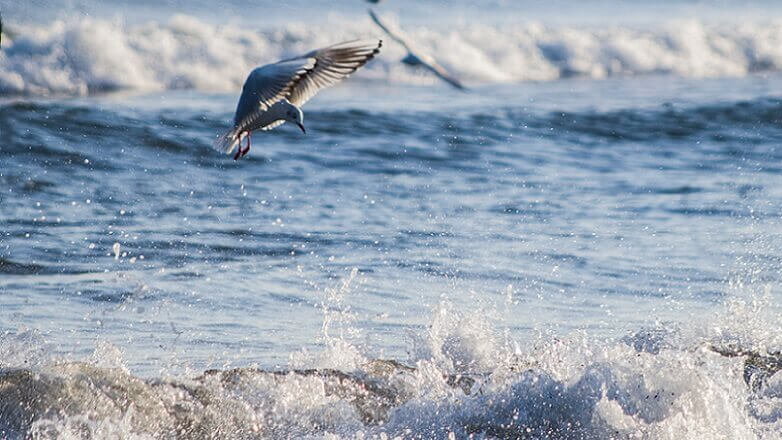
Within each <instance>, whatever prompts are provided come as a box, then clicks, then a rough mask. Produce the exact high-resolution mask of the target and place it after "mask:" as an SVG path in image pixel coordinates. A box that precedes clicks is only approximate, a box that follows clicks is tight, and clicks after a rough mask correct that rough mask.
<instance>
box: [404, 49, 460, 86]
mask: <svg viewBox="0 0 782 440" xmlns="http://www.w3.org/2000/svg"><path fill="white" fill-rule="evenodd" d="M413 55H415V54H413ZM417 58H418V59H419V60H420V61H421V65H422V66H424V67H426V68H427V69H429V70H430V71H431V72H432V73H434V74H435V75H437V76H438V77H439V78H440V79H441V80H443V81H445V82H447V83H448V84H450V85H452V86H453V87H455V88H457V89H459V90H466V87H464V84H462V82H461V81H459V79H458V78H456V77H455V76H453V75H451V73H450V72H448V70H446V69H445V67H443V66H441V65H440V63H438V62H437V61H435V59H434V58H432V57H430V56H428V55H417Z"/></svg>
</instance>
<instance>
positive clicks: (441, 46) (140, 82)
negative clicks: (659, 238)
mask: <svg viewBox="0 0 782 440" xmlns="http://www.w3.org/2000/svg"><path fill="white" fill-rule="evenodd" d="M337 21H338V20H337ZM407 31H408V34H409V35H410V36H411V38H412V39H414V40H415V41H416V42H417V43H418V45H419V46H420V47H421V48H422V49H423V50H425V51H428V52H431V53H432V54H434V55H436V57H437V58H438V59H439V60H440V61H441V62H442V64H444V65H445V66H446V67H448V68H449V69H451V70H453V71H454V73H456V74H457V75H458V76H460V77H463V78H464V79H465V80H467V81H469V82H473V83H497V82H520V81H530V80H534V81H550V80H556V79H560V78H567V77H573V76H579V77H589V78H605V77H609V76H617V75H622V76H635V75H646V74H673V75H681V76H687V77H716V76H743V75H747V74H749V73H752V72H757V71H778V70H780V69H782V26H780V23H778V22H768V23H742V24H738V25H735V24H733V25H711V24H709V25H707V24H703V23H701V22H698V21H683V22H676V23H671V24H669V25H662V26H658V27H656V28H653V29H644V28H633V27H614V28H608V29H593V28H588V27H572V26H571V27H568V26H560V27H548V26H543V25H541V24H537V23H529V24H526V25H521V26H513V27H508V26H493V25H490V24H480V23H473V24H463V25H457V26H455V27H453V28H449V29H447V30H446V29H439V30H432V29H424V28H416V27H411V28H408V29H407ZM14 34H15V38H14V39H13V40H9V42H8V46H7V47H6V48H5V49H4V51H3V52H2V53H0V94H1V95H14V94H27V95H52V94H69V95H85V94H89V93H94V92H102V91H110V90H120V89H129V90H139V91H154V90H170V89H197V90H203V91H231V92H234V91H236V90H237V89H238V88H239V87H240V86H241V84H242V82H243V80H244V78H245V76H246V74H247V72H249V70H250V69H251V68H252V67H254V66H256V65H258V64H263V63H266V62H272V61H275V60H278V59H280V58H283V57H286V56H291V55H295V54H300V53H303V52H305V51H307V50H310V49H312V48H315V47H322V46H326V45H330V44H334V43H335V42H339V41H343V40H349V39H355V38H369V37H376V36H379V35H380V34H379V31H378V29H377V28H376V27H374V25H373V24H372V23H371V22H369V20H368V19H367V20H362V21H345V22H344V23H332V24H330V25H329V26H324V25H306V26H305V25H304V24H299V23H292V24H289V25H286V27H282V28H275V29H263V30H255V29H247V28H246V27H242V26H238V25H224V26H223V25H220V26H218V25H213V24H210V23H207V22H203V21H201V20H199V19H197V18H195V17H191V16H184V15H179V16H175V17H173V18H172V19H171V20H169V21H168V22H166V23H158V22H154V21H150V22H146V23H141V24H138V25H127V24H124V23H122V22H119V21H109V20H103V19H94V18H83V19H75V20H69V21H56V22H53V23H50V24H48V25H46V26H40V25H19V26H16V27H15V28H14ZM404 55H405V53H404V50H403V49H402V48H401V47H400V46H399V45H398V44H395V43H393V42H391V41H389V42H388V44H386V45H385V46H384V49H383V52H382V54H381V56H379V57H378V58H377V60H375V61H373V62H372V63H370V65H369V66H368V67H367V68H366V69H362V70H361V71H360V72H358V73H357V76H359V77H362V78H364V79H374V80H377V81H384V82H392V83H395V82H401V83H434V82H435V80H434V79H433V78H431V77H430V76H429V75H426V74H425V73H423V72H417V71H413V70H410V69H409V68H408V67H406V66H404V65H402V64H400V63H399V62H398V61H399V60H400V59H401V58H402V57H403V56H404Z"/></svg>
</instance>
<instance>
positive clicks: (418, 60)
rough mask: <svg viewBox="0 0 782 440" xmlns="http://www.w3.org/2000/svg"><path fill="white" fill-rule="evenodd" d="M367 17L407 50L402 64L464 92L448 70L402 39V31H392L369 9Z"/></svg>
mask: <svg viewBox="0 0 782 440" xmlns="http://www.w3.org/2000/svg"><path fill="white" fill-rule="evenodd" d="M369 16H370V17H372V21H374V22H375V24H377V25H378V26H379V27H380V29H383V32H385V33H386V34H388V36H389V37H391V39H393V40H395V41H396V42H397V43H399V44H401V45H402V46H404V48H405V49H406V50H407V56H406V57H404V58H403V59H402V62H403V63H405V64H407V65H408V66H415V67H419V66H420V67H423V68H425V69H427V70H429V71H431V72H432V73H434V74H435V75H437V76H438V77H439V78H440V79H441V80H443V81H445V82H447V83H448V84H450V85H451V86H453V87H454V88H457V89H459V90H466V87H464V84H462V82H461V81H459V79H458V78H456V77H455V76H453V75H451V74H450V73H449V72H448V70H446V69H445V67H443V66H441V65H440V64H439V63H438V62H437V60H435V59H434V57H432V56H431V55H429V54H427V53H425V52H422V51H421V50H419V49H418V48H417V47H415V46H414V45H413V43H411V42H410V41H409V39H406V38H404V35H403V34H402V31H400V30H398V29H397V30H396V31H394V30H392V29H391V27H389V26H387V25H386V24H385V23H383V21H382V20H380V17H378V16H377V15H376V14H375V12H374V11H373V10H371V9H370V10H369Z"/></svg>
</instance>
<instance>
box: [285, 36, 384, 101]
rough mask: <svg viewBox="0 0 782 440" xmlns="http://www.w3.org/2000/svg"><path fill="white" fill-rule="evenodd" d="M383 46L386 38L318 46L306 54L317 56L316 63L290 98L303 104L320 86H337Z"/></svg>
mask: <svg viewBox="0 0 782 440" xmlns="http://www.w3.org/2000/svg"><path fill="white" fill-rule="evenodd" d="M382 46H383V41H382V40H355V41H348V42H346V43H340V44H336V45H334V46H329V47H326V48H324V49H318V50H314V51H312V52H310V53H308V54H306V55H304V57H303V58H307V59H314V60H315V65H314V66H313V68H312V69H310V70H309V71H308V72H307V73H306V74H305V75H303V76H302V77H301V80H300V81H298V82H297V83H296V85H295V86H294V87H292V89H291V93H290V95H288V96H287V98H288V101H290V102H291V103H292V104H294V105H297V106H301V105H303V104H304V103H305V102H307V101H309V100H310V98H312V97H313V96H315V94H316V93H318V91H319V90H320V89H323V88H326V87H330V86H333V85H334V84H336V83H338V82H340V81H341V80H343V79H345V78H347V77H348V76H350V74H351V73H353V72H355V71H356V70H358V69H359V68H360V67H361V66H363V65H364V64H366V63H367V62H368V61H369V60H371V59H372V58H374V56H375V55H377V53H378V52H380V48H381V47H382Z"/></svg>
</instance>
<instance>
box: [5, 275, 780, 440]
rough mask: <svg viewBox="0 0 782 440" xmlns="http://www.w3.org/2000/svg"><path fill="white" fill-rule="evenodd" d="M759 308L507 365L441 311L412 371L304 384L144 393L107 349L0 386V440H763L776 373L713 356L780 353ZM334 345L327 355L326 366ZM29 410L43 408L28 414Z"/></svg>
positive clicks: (550, 348) (487, 326)
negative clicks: (25, 431) (759, 372)
mask: <svg viewBox="0 0 782 440" xmlns="http://www.w3.org/2000/svg"><path fill="white" fill-rule="evenodd" d="M346 286H347V284H346ZM335 294H337V293H335ZM341 294H342V293H339V294H337V295H341ZM765 307H766V306H765V305H764V303H763V301H760V302H754V303H752V302H751V303H732V304H730V305H728V306H727V307H726V308H725V312H724V313H722V314H719V315H718V316H717V317H716V318H715V317H712V318H711V319H708V320H706V321H704V322H702V323H699V324H698V325H694V326H691V327H684V328H681V329H672V328H671V327H670V326H669V327H663V328H659V329H652V330H650V331H640V332H638V333H637V334H635V335H631V336H628V337H627V338H624V339H622V340H620V341H600V340H595V339H593V338H590V337H588V336H587V335H584V334H575V335H572V336H569V337H565V338H556V339H552V338H545V339H544V338H542V339H541V340H539V341H538V342H537V343H536V344H533V346H532V347H531V348H529V349H526V350H519V348H518V346H516V345H515V344H513V343H510V342H509V341H510V340H509V339H508V338H506V337H505V336H504V335H503V333H502V332H500V331H498V329H497V328H495V327H494V326H493V325H492V323H493V322H494V321H493V320H492V319H491V318H488V319H481V318H480V316H481V315H482V313H473V312H469V313H465V312H460V311H458V310H456V309H455V307H454V306H453V305H451V304H448V303H444V304H441V305H440V306H439V307H437V308H436V310H435V312H434V315H433V318H432V321H431V323H430V325H429V326H428V327H427V329H426V330H424V331H423V333H422V334H421V335H420V345H421V346H420V347H419V348H418V349H417V350H413V352H412V354H411V356H412V358H411V359H407V360H404V361H405V362H408V363H410V365H411V366H413V367H414V368H407V367H402V366H399V364H395V363H389V362H387V361H375V362H374V363H373V362H369V363H368V364H365V365H363V366H362V365H357V366H356V367H355V369H354V370H347V371H346V373H339V372H336V373H335V372H333V370H327V369H324V368H325V367H323V366H321V365H318V364H312V365H309V367H312V368H315V370H306V371H309V372H306V371H305V370H300V372H289V373H287V374H272V373H268V372H264V371H259V370H254V369H243V370H234V371H229V372H225V373H207V374H205V375H204V376H202V377H200V378H196V379H191V378H171V379H165V380H162V379H155V380H151V381H142V380H139V379H138V378H135V377H133V376H132V375H130V374H129V372H128V371H127V370H125V369H124V368H117V366H116V365H114V364H115V363H116V362H117V354H116V350H115V349H113V348H112V349H110V350H107V349H106V348H105V347H104V348H102V349H99V350H97V351H96V353H95V356H97V357H98V358H99V357H101V356H103V355H104V354H105V355H106V356H108V357H109V358H110V359H109V360H110V361H111V362H110V363H111V364H112V365H113V366H112V367H103V366H100V367H99V366H98V365H97V364H101V362H100V361H95V359H93V361H94V362H91V363H90V364H79V363H75V364H62V363H60V364H56V365H51V366H40V367H36V368H35V369H34V371H35V372H36V373H37V374H36V375H35V376H29V375H26V374H21V375H18V374H16V375H15V373H10V375H9V373H8V372H6V373H4V374H6V376H4V377H3V376H0V379H2V380H0V393H5V394H4V395H5V397H6V398H8V397H9V396H13V398H14V399H19V401H18V402H15V401H11V400H9V399H6V400H5V401H4V402H5V406H4V405H3V404H0V414H2V415H3V417H4V419H3V418H2V417H0V431H4V435H9V433H11V434H13V433H14V431H13V428H14V426H19V425H20V424H21V425H24V423H23V422H20V420H27V419H26V417H29V416H30V415H36V416H39V417H37V418H36V420H35V421H33V423H32V424H31V425H30V426H29V430H30V432H32V433H33V434H34V435H35V436H36V438H105V437H107V436H114V437H123V438H144V439H147V438H168V437H167V436H170V435H172V434H173V433H174V432H176V433H177V434H176V435H177V436H178V437H181V438H204V436H206V437H210V436H211V437H214V438H221V437H241V438H259V439H260V438H313V439H314V438H318V439H320V438H322V439H342V438H344V439H352V438H367V439H368V438H373V439H374V438H378V439H380V438H399V439H422V438H427V439H429V438H431V439H436V438H442V439H450V438H483V439H493V438H530V439H532V438H548V439H604V438H615V439H636V438H642V439H733V440H735V439H776V438H780V435H782V385H781V384H782V372H776V373H775V374H773V375H770V376H769V377H768V378H767V379H766V380H765V382H764V385H763V386H761V387H758V388H753V387H751V386H748V384H747V383H746V382H745V380H744V378H743V374H744V372H745V369H746V364H745V359H746V356H732V355H725V354H720V353H718V352H716V351H715V350H714V349H713V347H715V346H733V347H735V348H737V349H748V347H743V346H738V345H736V344H739V341H744V342H742V343H746V344H749V346H751V347H760V346H764V347H766V349H767V350H770V351H774V350H778V349H779V347H778V346H777V345H776V344H778V342H779V341H778V340H777V337H776V335H777V334H779V333H780V330H782V329H780V328H779V323H778V322H776V321H775V319H774V318H773V317H771V319H770V320H769V319H766V318H764V317H763V310H764V308H765ZM327 319H328V320H330V319H331V318H327ZM760 329H764V330H763V331H761V330H760ZM726 335H730V336H726ZM332 337H333V336H332ZM337 339H338V338H337ZM347 345H350V344H333V345H332V346H331V347H330V348H329V350H331V351H332V353H331V354H330V357H329V358H328V359H327V361H329V362H330V360H331V359H332V358H333V357H335V356H336V357H338V356H340V354H339V353H338V352H337V351H338V350H339V347H347ZM356 350H357V349H356V348H355V347H348V348H347V351H346V352H345V353H344V356H346V357H347V358H349V359H354V355H355V352H356ZM102 353H103V354H102ZM313 361H314V362H320V361H319V360H317V359H314V360H313ZM313 371H316V373H312V372H313ZM464 378H467V379H469V380H467V381H462V382H460V380H462V379H464ZM35 384H37V385H35ZM28 402H35V404H36V405H37V406H36V408H38V407H41V408H42V409H39V410H38V412H37V413H36V410H34V409H33V407H28V406H26V405H28ZM20 405H21V406H22V407H23V408H28V409H27V411H29V412H30V414H28V413H25V412H24V411H21V412H20V411H18V410H17V408H19V407H20ZM47 405H48V407H47ZM63 405H64V406H63ZM61 406H62V407H63V409H62V410H59V408H60V407H61ZM11 409H13V411H11ZM47 410H48V412H47ZM41 415H43V417H40V416H41ZM14 417H18V418H19V420H14V419H13V418H14ZM368 419H371V420H373V421H369V422H368ZM379 422H382V423H379ZM470 435H473V437H470ZM11 438H13V435H11Z"/></svg>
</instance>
